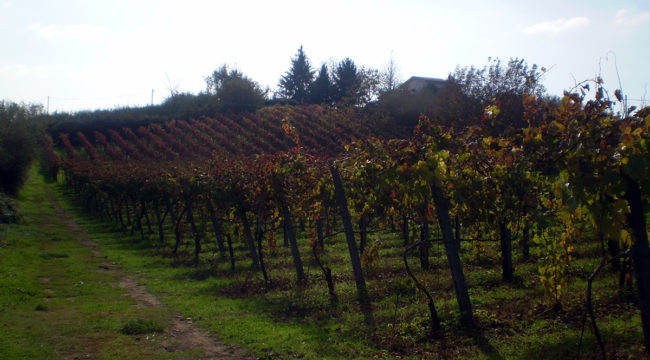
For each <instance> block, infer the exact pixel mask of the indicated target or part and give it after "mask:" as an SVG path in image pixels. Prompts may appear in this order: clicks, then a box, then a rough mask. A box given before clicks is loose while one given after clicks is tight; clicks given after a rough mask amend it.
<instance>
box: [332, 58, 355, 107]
mask: <svg viewBox="0 0 650 360" xmlns="http://www.w3.org/2000/svg"><path fill="white" fill-rule="evenodd" d="M360 81H361V79H360V76H359V71H358V70H357V66H356V65H355V64H354V61H352V59H350V58H345V59H343V60H342V61H341V62H340V63H338V64H337V65H336V68H335V69H334V89H335V90H334V101H335V102H337V103H341V102H343V103H356V102H357V101H358V98H359V87H360V85H361V84H360Z"/></svg>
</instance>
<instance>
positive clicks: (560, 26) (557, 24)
mask: <svg viewBox="0 0 650 360" xmlns="http://www.w3.org/2000/svg"><path fill="white" fill-rule="evenodd" d="M587 25H589V19H587V18H586V17H572V18H570V19H565V18H562V19H557V20H553V21H544V22H541V23H539V24H535V25H531V26H528V27H526V28H525V29H524V30H523V33H524V34H544V33H546V34H550V35H557V34H559V33H562V32H565V31H569V30H573V29H576V28H579V27H583V26H587Z"/></svg>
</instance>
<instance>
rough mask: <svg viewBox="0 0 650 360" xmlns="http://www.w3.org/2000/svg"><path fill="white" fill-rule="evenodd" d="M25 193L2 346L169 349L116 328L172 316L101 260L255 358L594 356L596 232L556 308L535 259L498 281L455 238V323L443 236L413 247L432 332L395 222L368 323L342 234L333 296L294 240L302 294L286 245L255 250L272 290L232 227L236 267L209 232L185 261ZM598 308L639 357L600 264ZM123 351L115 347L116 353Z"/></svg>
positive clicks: (4, 259) (372, 272)
mask: <svg viewBox="0 0 650 360" xmlns="http://www.w3.org/2000/svg"><path fill="white" fill-rule="evenodd" d="M46 191H52V192H53V193H54V194H55V196H57V197H58V198H59V201H60V202H61V203H62V205H63V207H64V208H65V209H66V210H67V211H68V212H70V213H71V214H73V216H74V218H75V220H76V221H77V223H79V224H80V225H81V226H82V228H83V229H85V231H86V232H87V233H88V234H89V235H90V237H91V239H92V240H93V241H95V242H96V243H98V244H99V245H100V247H101V252H102V255H103V256H105V257H106V258H97V257H96V256H94V255H93V254H92V252H91V251H90V250H89V249H88V248H85V247H83V246H80V245H79V243H78V241H75V239H73V238H72V237H71V236H70V234H68V233H66V230H65V228H64V225H63V224H62V223H61V221H60V219H57V217H56V213H55V212H54V209H53V207H52V204H51V203H50V202H49V201H48V200H47V197H46V196H45V192H46ZM20 204H21V206H22V209H23V212H24V214H25V219H24V221H23V222H22V223H21V224H19V225H11V226H5V225H2V227H1V228H0V230H1V231H0V271H1V273H2V274H6V275H5V276H3V277H2V278H1V279H0V286H1V287H0V306H1V308H0V358H17V359H18V358H57V357H62V356H63V355H65V354H68V355H69V354H75V351H77V352H79V353H80V354H81V352H82V350H83V349H85V348H88V347H89V346H94V347H97V348H99V349H100V350H101V351H100V353H101V354H102V356H103V357H104V358H111V357H113V358H123V357H121V355H122V356H124V354H129V355H130V356H133V357H132V358H147V357H146V356H149V358H165V356H170V355H169V354H165V353H162V352H160V351H161V349H160V348H157V346H158V345H157V343H156V342H151V341H149V342H148V341H147V340H146V336H140V337H137V336H134V335H130V336H128V335H123V334H121V333H120V329H121V328H122V327H123V326H124V324H125V323H126V322H128V321H129V320H134V319H143V320H151V321H153V322H155V323H157V324H161V326H166V325H167V324H168V323H169V321H170V318H169V317H170V315H169V314H168V313H165V312H164V311H160V310H159V309H141V308H136V307H133V306H132V305H133V299H130V298H128V297H125V296H124V291H123V290H121V289H119V288H118V287H116V285H115V283H116V281H117V279H115V278H114V276H113V275H111V274H110V273H106V272H101V271H97V270H98V267H99V266H100V264H101V263H102V262H107V261H108V262H110V263H115V264H117V265H119V266H120V267H121V268H122V269H124V271H126V272H127V273H129V274H131V275H134V276H136V277H137V278H138V279H140V282H141V283H142V284H144V285H146V287H147V289H148V290H149V291H151V292H152V293H154V294H155V295H157V296H158V298H159V299H161V300H162V301H163V302H164V303H165V304H166V305H168V306H169V307H170V308H172V309H175V310H177V311H180V312H181V313H182V314H183V316H186V317H189V318H192V319H193V320H194V321H195V323H196V324H197V325H198V326H200V327H202V328H205V329H209V330H210V331H212V332H213V333H215V334H218V336H219V337H220V338H221V339H222V340H223V341H224V342H226V343H229V344H235V345H238V346H241V347H244V348H247V349H250V350H251V351H253V352H255V353H256V354H257V355H258V356H260V357H261V358H308V359H322V358H332V359H335V358H341V359H349V358H384V357H385V358H414V359H418V358H478V359H502V358H504V359H531V358H537V359H564V358H576V357H577V356H578V353H580V354H581V356H582V358H594V357H599V356H600V355H599V351H598V348H597V346H596V342H595V337H594V335H593V331H592V329H591V327H590V326H589V325H588V324H587V326H586V327H585V329H584V334H583V338H582V343H581V346H580V347H579V346H578V344H579V343H580V338H581V333H583V331H582V329H583V327H582V324H583V314H584V311H583V309H584V290H585V287H586V282H585V280H584V279H585V278H586V276H587V275H588V274H589V273H590V272H591V271H592V270H593V268H594V267H595V266H596V265H597V264H598V261H599V260H598V254H599V251H600V250H599V247H598V245H597V244H596V243H583V244H580V246H577V251H576V254H575V260H574V261H573V263H572V264H571V267H570V269H569V272H570V277H571V282H570V283H569V285H568V288H567V289H566V290H567V291H566V293H567V295H566V296H565V297H564V298H563V307H562V309H557V308H553V307H551V306H550V305H551V304H550V302H549V301H548V300H547V299H545V297H544V292H543V288H542V286H541V284H540V283H539V279H538V278H539V277H538V275H537V272H536V266H537V265H536V263H535V261H534V260H533V261H529V262H523V261H521V260H520V259H518V258H516V263H515V268H516V272H515V274H516V281H515V282H514V283H511V284H506V283H503V282H502V281H501V273H500V267H499V264H498V259H497V258H496V255H495V254H497V250H496V248H491V246H492V245H491V244H487V248H486V251H485V253H484V255H483V256H481V257H477V256H475V255H473V252H472V250H471V244H470V243H464V244H463V253H462V260H463V264H464V267H465V274H466V276H467V278H468V282H469V286H470V296H471V299H472V302H473V304H474V306H475V315H476V317H477V319H478V322H479V328H478V329H476V330H474V331H467V330H465V329H463V328H461V327H460V325H459V324H458V321H457V305H456V302H455V297H454V293H453V286H452V283H451V278H450V275H449V271H448V270H447V263H446V258H445V257H444V248H443V247H442V245H441V244H439V243H435V244H434V246H433V248H432V256H431V261H432V270H429V271H423V270H421V269H420V268H419V265H418V262H417V259H416V258H415V254H414V256H413V257H412V258H411V259H410V264H411V267H412V268H413V269H414V270H415V272H416V275H417V276H418V277H419V278H420V279H421V280H422V282H423V283H425V284H426V285H427V288H428V289H430V291H431V292H432V293H433V295H434V298H435V303H436V306H437V309H438V313H439V315H440V316H441V320H442V323H443V326H444V328H445V332H446V334H445V336H444V337H442V338H440V339H431V338H430V337H429V336H428V323H427V319H428V314H427V311H428V310H427V309H428V308H427V305H426V298H425V297H424V296H423V294H421V293H419V292H418V291H415V289H414V287H413V284H412V282H411V281H410V280H408V278H407V275H406V273H405V270H404V265H403V263H402V260H401V254H402V246H401V241H402V240H401V239H399V237H398V236H397V235H395V234H391V233H374V234H372V236H371V237H370V240H371V241H372V242H371V245H372V247H373V251H376V255H375V256H373V257H372V258H370V259H367V261H368V264H369V265H368V266H367V278H368V279H367V280H368V286H369V292H370V296H371V298H372V301H373V311H374V317H375V321H376V326H375V327H373V328H369V327H368V326H366V325H364V322H363V317H362V315H361V313H360V311H359V306H358V303H357V301H356V292H355V291H356V290H355V287H354V282H353V279H352V270H351V268H350V265H349V261H348V260H347V255H346V254H347V247H346V244H345V241H344V239H343V238H342V237H334V238H331V239H327V240H326V245H325V251H324V253H323V255H322V260H323V262H324V263H325V265H326V266H330V267H331V268H332V272H333V275H334V278H335V282H336V291H337V294H338V298H339V301H338V302H337V303H331V302H330V301H329V298H328V293H327V286H326V284H325V282H324V280H323V276H322V273H321V271H320V269H319V268H318V267H317V265H316V264H315V263H314V261H313V259H312V258H311V256H310V254H311V251H310V248H309V247H308V245H307V241H306V240H305V239H304V238H303V239H302V240H300V243H301V244H302V247H301V249H300V251H301V254H302V256H303V262H305V271H306V274H307V279H308V286H307V288H306V289H305V290H304V291H300V292H299V291H296V290H295V287H294V286H292V285H293V282H294V281H295V280H294V273H293V270H292V265H291V256H290V253H289V249H287V248H284V247H283V246H281V245H280V246H279V247H278V248H277V249H276V250H274V252H275V253H273V254H270V253H269V249H268V248H266V247H265V249H264V251H265V261H266V263H267V268H268V271H269V276H270V278H271V281H272V287H271V288H267V287H266V286H265V284H264V281H263V279H262V276H261V274H260V273H259V272H252V271H250V270H249V268H250V261H249V260H247V255H246V254H247V252H246V248H245V244H244V243H243V242H242V241H240V240H239V239H238V238H236V237H234V238H233V242H234V245H235V254H236V259H237V263H236V265H237V266H236V270H235V271H234V272H232V271H230V264H229V262H228V261H227V260H226V259H222V258H221V257H220V256H219V254H218V252H217V250H216V248H215V244H214V241H211V240H206V241H205V243H204V252H203V253H202V255H201V262H200V264H199V265H198V266H192V265H190V260H189V259H191V255H190V254H191V252H192V250H193V248H192V245H191V244H190V242H191V241H190V240H189V239H188V240H187V243H186V244H184V245H183V247H182V248H181V253H180V256H179V257H178V258H171V257H169V256H168V255H167V254H168V250H169V248H168V245H167V246H161V245H160V244H158V243H157V242H156V240H155V239H156V237H155V236H154V235H150V236H148V237H147V239H145V241H144V242H143V241H141V240H140V235H139V234H135V235H129V234H125V233H123V232H121V230H120V229H118V228H116V227H115V225H114V224H112V223H108V222H105V221H102V220H98V218H96V217H92V214H88V212H87V211H85V210H84V209H82V208H80V207H78V205H76V204H75V203H74V202H73V201H72V200H71V199H70V198H69V197H68V196H67V195H66V193H65V191H63V190H62V189H61V188H58V187H55V186H53V185H46V184H44V183H43V181H42V179H41V178H40V177H39V176H37V175H35V176H33V177H32V179H31V180H30V181H29V183H28V185H27V186H26V187H25V189H24V190H23V192H22V193H21V199H20ZM302 235H303V236H304V235H305V234H304V233H302ZM494 246H496V244H495V245H494ZM631 294H632V295H631ZM594 307H595V311H596V313H597V316H598V324H599V326H600V330H601V332H602V334H603V338H604V339H605V342H606V348H607V351H608V354H609V355H610V356H612V357H617V358H627V357H632V358H639V357H641V358H642V357H644V355H643V354H644V353H643V347H642V334H641V325H640V318H639V315H638V309H637V307H636V305H635V303H634V296H633V291H620V290H619V288H618V273H617V272H614V271H612V270H610V269H609V268H607V269H605V270H604V271H603V273H602V274H601V275H600V277H599V278H598V280H597V281H596V282H595V286H594ZM136 339H137V340H136ZM118 350H119V351H122V353H121V354H118V353H115V352H116V351H118ZM150 354H154V355H150ZM177 355H178V354H177ZM190 355H191V354H190ZM187 356H189V355H187Z"/></svg>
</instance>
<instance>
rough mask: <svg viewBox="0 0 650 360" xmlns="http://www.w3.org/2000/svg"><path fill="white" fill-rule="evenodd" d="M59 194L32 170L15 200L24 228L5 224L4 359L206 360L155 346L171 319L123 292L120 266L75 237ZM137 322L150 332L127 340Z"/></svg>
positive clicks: (0, 289)
mask: <svg viewBox="0 0 650 360" xmlns="http://www.w3.org/2000/svg"><path fill="white" fill-rule="evenodd" d="M32 169H33V170H35V169H34V168H32ZM55 192H56V190H55V187H54V185H52V184H47V183H46V182H45V181H44V178H43V176H42V175H40V174H38V172H37V171H31V175H30V176H29V177H28V180H27V182H26V184H25V186H24V187H23V188H22V189H21V191H20V193H19V195H18V197H17V199H16V202H17V203H18V204H19V205H20V210H21V213H22V214H23V216H22V218H21V220H20V222H19V223H17V224H14V223H12V224H7V223H5V224H0V273H1V274H2V276H0V357H1V358H2V359H16V360H18V359H60V358H63V359H73V358H96V359H100V358H101V359H178V358H184V359H189V358H200V356H201V355H202V354H201V353H197V352H196V351H185V352H178V353H171V352H169V351H167V350H165V348H163V346H162V345H161V344H160V343H159V342H158V341H154V339H155V340H158V339H159V338H161V335H160V334H157V333H156V332H155V331H152V330H157V329H159V328H160V327H162V326H164V327H166V326H167V325H168V324H169V323H170V322H171V317H172V314H170V312H169V311H167V310H165V309H162V308H145V307H136V306H134V305H135V303H136V302H135V300H134V299H133V298H130V297H127V296H125V294H124V290H123V289H121V288H120V287H119V286H117V282H118V280H119V277H120V274H119V273H118V272H116V271H114V269H118V268H119V266H118V265H116V264H115V263H112V262H108V261H107V260H106V259H105V258H104V257H103V256H98V255H97V254H95V253H94V252H93V251H92V250H91V249H90V248H89V247H87V246H84V245H83V244H82V243H81V242H80V240H79V238H77V237H76V236H75V234H74V233H73V232H71V231H70V229H69V224H68V223H67V220H66V219H65V218H63V217H61V216H60V214H58V211H57V206H58V205H57V202H56V200H54V194H55ZM134 322H135V323H136V324H141V323H144V324H147V325H149V327H148V328H145V327H142V326H140V327H139V328H135V330H139V332H140V333H141V335H139V336H128V334H126V333H127V332H128V331H131V330H133V329H134V328H133V325H132V324H133V323H134ZM123 329H124V330H126V331H123ZM122 333H125V334H122Z"/></svg>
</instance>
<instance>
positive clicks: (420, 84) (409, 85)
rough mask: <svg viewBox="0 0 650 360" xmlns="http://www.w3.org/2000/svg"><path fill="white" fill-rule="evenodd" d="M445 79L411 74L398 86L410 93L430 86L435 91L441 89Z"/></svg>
mask: <svg viewBox="0 0 650 360" xmlns="http://www.w3.org/2000/svg"><path fill="white" fill-rule="evenodd" d="M446 83H447V80H444V79H439V78H431V77H423V76H411V77H410V78H409V79H408V80H406V81H404V83H403V84H402V85H400V88H402V89H406V90H408V91H409V92H411V93H416V92H419V91H420V90H422V89H424V88H432V89H433V90H435V91H436V92H437V91H439V90H440V89H442V88H443V87H444V86H445V84H446Z"/></svg>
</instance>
